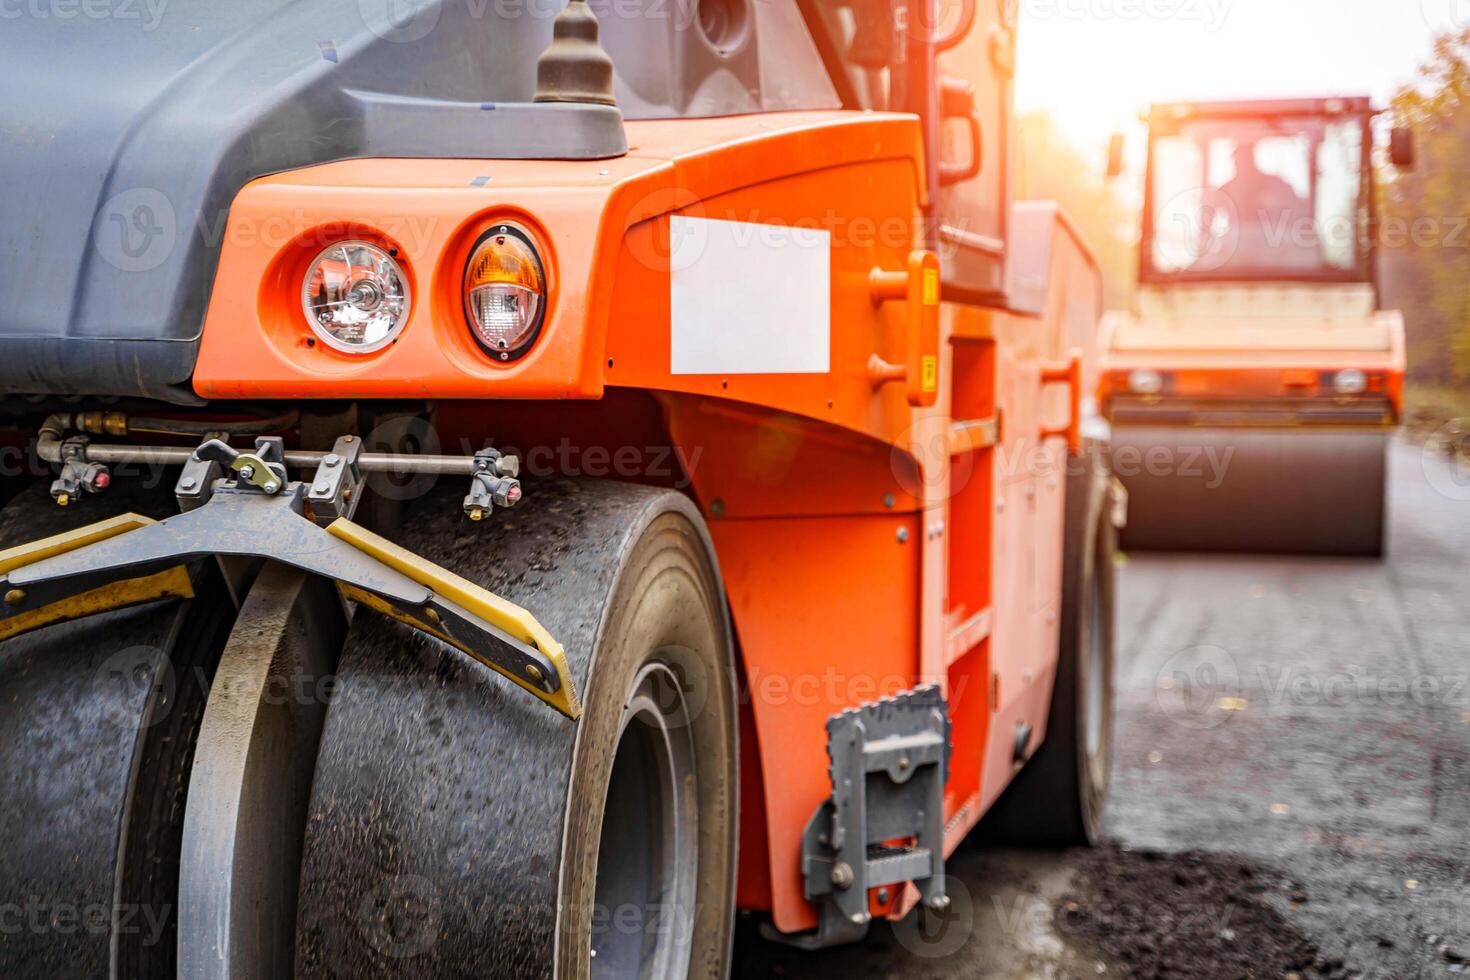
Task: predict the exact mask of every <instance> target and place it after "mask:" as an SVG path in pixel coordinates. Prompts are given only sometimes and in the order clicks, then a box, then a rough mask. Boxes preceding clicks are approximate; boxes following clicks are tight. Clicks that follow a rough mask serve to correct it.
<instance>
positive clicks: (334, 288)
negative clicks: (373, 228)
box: [301, 241, 411, 354]
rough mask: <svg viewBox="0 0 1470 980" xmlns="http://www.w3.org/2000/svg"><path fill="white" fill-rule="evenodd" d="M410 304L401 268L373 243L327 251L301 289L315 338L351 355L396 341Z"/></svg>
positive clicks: (340, 244)
mask: <svg viewBox="0 0 1470 980" xmlns="http://www.w3.org/2000/svg"><path fill="white" fill-rule="evenodd" d="M410 301H411V297H410V295H409V288H408V276H406V275H405V274H404V272H403V267H402V266H400V265H399V264H398V262H397V261H396V260H395V259H394V258H393V256H392V255H390V254H388V252H387V251H386V250H384V249H382V248H380V247H379V246H377V245H374V244H372V243H371V242H361V241H347V242H338V243H337V244H335V245H329V246H327V247H326V248H325V249H323V250H322V251H321V252H320V253H319V254H318V255H317V257H316V258H315V259H313V260H312V262H311V265H310V266H308V267H307V270H306V278H305V279H304V280H303V282H302V284H301V308H302V310H303V312H305V314H306V322H307V323H308V324H310V325H311V330H312V333H314V334H316V336H317V339H319V340H320V341H321V342H322V343H324V344H326V345H327V346H328V347H330V348H332V349H333V350H339V351H342V352H343V353H347V354H370V353H372V352H373V351H376V350H382V349H383V348H384V347H387V346H388V345H389V344H391V343H393V341H395V340H397V339H398V335H399V334H400V333H402V332H403V326H404V324H405V323H407V322H408V310H409V304H410Z"/></svg>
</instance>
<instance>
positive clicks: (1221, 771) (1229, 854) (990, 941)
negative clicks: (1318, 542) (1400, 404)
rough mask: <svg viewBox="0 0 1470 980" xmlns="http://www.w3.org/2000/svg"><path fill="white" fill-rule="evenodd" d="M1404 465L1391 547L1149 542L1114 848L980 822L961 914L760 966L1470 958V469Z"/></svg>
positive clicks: (1348, 966)
mask: <svg viewBox="0 0 1470 980" xmlns="http://www.w3.org/2000/svg"><path fill="white" fill-rule="evenodd" d="M1390 472H1391V476H1390V480H1391V494H1390V504H1389V506H1390V522H1391V538H1390V542H1389V549H1390V555H1389V558H1388V559H1387V560H1386V561H1384V562H1370V561H1358V560H1337V559H1332V560H1326V559H1277V558H1243V557H1196V556H1181V557H1172V556H1159V555H1133V556H1129V558H1128V560H1127V562H1126V564H1125V566H1124V567H1123V569H1122V570H1121V594H1120V607H1121V608H1120V623H1119V637H1118V639H1119V656H1120V672H1119V678H1118V684H1119V717H1118V723H1117V736H1116V747H1115V755H1114V768H1113V796H1112V805H1111V810H1110V814H1109V819H1108V831H1109V836H1110V838H1111V841H1112V842H1111V843H1110V845H1109V846H1108V847H1106V848H1104V849H1102V850H1100V851H1094V852H1081V851H1073V852H1069V853H1066V854H1047V853H1025V852H1010V851H1003V850H996V849H993V848H988V847H986V846H984V845H983V844H980V845H973V846H972V845H967V846H966V847H965V848H964V849H962V851H961V852H960V853H959V854H958V855H957V856H956V858H955V859H953V860H952V861H951V865H950V871H951V875H952V883H951V894H955V895H957V901H956V903H955V911H954V914H953V916H951V917H950V919H949V920H948V921H947V922H942V923H917V922H913V921H910V922H906V923H901V924H899V925H898V926H896V927H892V928H890V927H888V926H886V925H884V926H881V927H877V928H875V929H874V930H873V931H872V933H871V935H870V937H869V939H868V941H867V942H866V943H864V944H862V945H860V946H857V947H853V948H848V949H841V950H832V951H827V952H824V953H821V954H802V953H798V952H796V951H792V950H787V949H784V948H781V947H773V946H770V945H768V944H765V943H763V942H761V941H760V940H759V939H757V938H755V936H754V934H753V930H752V929H750V928H749V927H748V925H747V927H746V928H744V929H743V931H742V939H741V942H740V944H739V947H738V950H737V976H739V977H761V976H788V977H801V978H824V977H832V978H844V980H849V978H853V977H893V978H918V977H956V978H957V977H967V978H968V977H1002V978H1013V977H1014V978H1032V977H1042V978H1046V977H1057V978H1070V977H1099V976H1113V977H1132V976H1140V977H1180V978H1186V977H1188V978H1212V977H1221V978H1236V977H1262V978H1265V977H1287V976H1293V975H1294V976H1298V977H1302V978H1311V977H1322V976H1329V977H1346V976H1357V977H1372V978H1393V980H1408V978H1418V977H1441V976H1448V977H1453V976H1458V975H1462V974H1470V471H1465V470H1456V469H1455V468H1454V465H1453V464H1452V463H1451V462H1450V461H1449V460H1448V459H1447V458H1446V457H1444V456H1443V455H1441V454H1439V453H1437V452H1434V451H1425V450H1421V449H1420V448H1419V447H1418V446H1414V445H1411V444H1409V443H1408V442H1407V441H1401V442H1397V443H1395V444H1394V445H1393V446H1392V447H1391V449H1390Z"/></svg>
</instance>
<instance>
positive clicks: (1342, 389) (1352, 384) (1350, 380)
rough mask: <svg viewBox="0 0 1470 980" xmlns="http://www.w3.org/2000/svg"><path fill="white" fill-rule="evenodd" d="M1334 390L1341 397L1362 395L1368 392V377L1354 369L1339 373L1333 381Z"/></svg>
mask: <svg viewBox="0 0 1470 980" xmlns="http://www.w3.org/2000/svg"><path fill="white" fill-rule="evenodd" d="M1332 388H1333V390H1334V391H1336V392H1337V393H1338V394H1339V395H1361V394H1362V393H1363V392H1365V391H1367V390H1368V376H1367V375H1366V374H1364V373H1363V372H1362V371H1359V370H1356V369H1353V368H1350V369H1348V370H1346V371H1339V372H1337V376H1336V377H1335V378H1333V379H1332Z"/></svg>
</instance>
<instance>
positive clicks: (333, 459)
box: [322, 453, 342, 466]
mask: <svg viewBox="0 0 1470 980" xmlns="http://www.w3.org/2000/svg"><path fill="white" fill-rule="evenodd" d="M340 462H342V457H341V456H338V455H337V454H336V453H327V455H325V456H323V457H322V465H323V466H336V465H337V464H338V463H340Z"/></svg>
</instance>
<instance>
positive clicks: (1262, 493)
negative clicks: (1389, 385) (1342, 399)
mask: <svg viewBox="0 0 1470 980" xmlns="http://www.w3.org/2000/svg"><path fill="white" fill-rule="evenodd" d="M1388 438H1389V436H1388V433H1387V431H1386V430H1383V429H1378V428H1372V429H1346V428H1342V429H1339V428H1332V429H1301V428H1282V429H1251V428H1221V429H1206V428H1200V429H1192V428H1169V427H1151V426H1149V427H1145V426H1118V425H1115V426H1114V427H1113V449H1112V462H1113V469H1114V471H1115V472H1116V473H1117V475H1118V478H1119V479H1120V480H1122V481H1123V485H1124V486H1125V487H1126V488H1127V490H1128V526H1127V527H1126V528H1125V529H1124V530H1123V532H1122V537H1121V544H1122V546H1123V547H1124V548H1125V549H1137V550H1141V551H1224V552H1258V553H1268V554H1313V555H1359V556H1366V557H1378V556H1380V555H1382V554H1383V551H1384V533H1385V499H1384V498H1385V488H1386V486H1387V472H1386V471H1387V447H1388Z"/></svg>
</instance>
